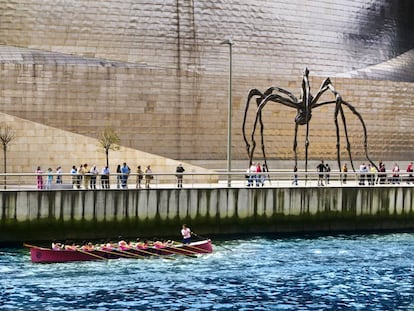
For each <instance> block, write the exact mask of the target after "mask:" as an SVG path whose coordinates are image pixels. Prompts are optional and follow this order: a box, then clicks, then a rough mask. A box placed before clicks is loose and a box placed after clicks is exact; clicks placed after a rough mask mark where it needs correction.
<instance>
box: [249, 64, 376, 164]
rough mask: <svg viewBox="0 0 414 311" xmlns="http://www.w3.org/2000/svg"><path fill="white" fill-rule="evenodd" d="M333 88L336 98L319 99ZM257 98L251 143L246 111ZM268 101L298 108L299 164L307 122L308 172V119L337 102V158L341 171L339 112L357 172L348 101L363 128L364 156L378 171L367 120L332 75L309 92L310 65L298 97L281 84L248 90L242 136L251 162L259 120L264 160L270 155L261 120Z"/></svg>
mask: <svg viewBox="0 0 414 311" xmlns="http://www.w3.org/2000/svg"><path fill="white" fill-rule="evenodd" d="M328 90H330V91H331V92H332V94H333V95H334V96H335V99H334V100H330V101H324V102H318V100H319V98H320V97H321V96H322V95H323V94H324V93H325V92H326V91H328ZM254 97H255V98H256V104H257V111H256V118H255V121H254V124H253V130H252V133H251V143H252V144H251V145H250V143H249V141H248V139H247V135H246V119H247V113H248V110H249V107H250V102H251V100H252V98H254ZM268 102H275V103H278V104H281V105H284V106H287V107H291V108H294V109H296V110H297V115H296V117H295V138H294V141H293V151H294V154H295V166H296V167H297V160H298V159H297V133H298V127H299V125H306V137H305V172H307V169H308V147H309V122H310V120H311V117H312V110H313V109H315V108H318V107H321V106H324V105H329V104H335V113H334V122H335V127H336V149H337V161H338V168H339V171H341V159H340V138H339V124H338V115H340V117H341V120H342V123H343V126H344V133H345V137H346V149H347V151H348V155H349V159H350V162H351V166H352V169H353V171H354V172H355V168H354V164H353V160H352V154H351V144H350V142H349V138H348V129H347V125H346V119H345V114H344V110H343V106H344V105H345V106H346V107H348V109H349V110H351V112H352V113H353V114H354V115H355V116H356V117H357V118H358V119H359V121H360V122H361V125H362V128H363V132H364V151H365V156H366V158H367V160H368V161H369V162H370V163H371V165H373V166H374V167H375V168H376V169H377V171H378V168H377V166H376V165H375V164H374V163H373V162H372V161H371V159H370V158H369V156H368V139H367V130H366V126H365V123H364V120H363V119H362V116H361V115H360V113H359V112H358V111H356V109H355V107H354V106H352V105H351V104H349V103H348V102H346V101H344V100H343V99H342V97H341V95H340V94H339V93H338V92H337V91H336V89H335V88H334V86H333V85H332V82H331V80H330V79H329V78H327V79H325V80H324V81H323V82H322V84H321V86H320V88H319V90H318V92H317V94H316V95H315V96H313V95H312V94H311V92H310V84H309V70H308V68H305V70H304V72H303V80H302V90H301V96H300V98H299V99H297V97H296V96H295V95H293V94H292V93H291V92H289V91H287V90H285V89H282V88H279V87H270V88H268V89H267V90H266V91H265V92H264V93H262V92H260V91H259V90H258V89H251V90H250V91H249V95H248V97H247V102H246V107H245V112H244V118H243V129H242V131H243V139H244V141H245V143H246V149H247V154H248V156H249V165H251V164H252V162H253V155H254V150H255V148H256V141H255V137H254V136H255V132H256V129H257V123H258V122H259V123H260V134H261V145H262V154H263V160H264V163H265V165H266V167H268V166H267V159H266V152H265V146H264V137H263V130H264V124H263V121H262V110H263V108H264V107H265V106H266V104H267V103H268Z"/></svg>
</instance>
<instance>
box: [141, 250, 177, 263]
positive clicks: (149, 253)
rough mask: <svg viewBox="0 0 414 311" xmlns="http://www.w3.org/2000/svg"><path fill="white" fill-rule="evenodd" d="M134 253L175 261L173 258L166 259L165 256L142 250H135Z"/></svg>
mask: <svg viewBox="0 0 414 311" xmlns="http://www.w3.org/2000/svg"><path fill="white" fill-rule="evenodd" d="M136 251H137V252H141V253H144V254H147V255H150V256H158V257H162V258H165V259H170V260H175V258H172V257H167V256H165V255H160V254H157V253H151V252H147V251H146V250H143V249H141V248H136Z"/></svg>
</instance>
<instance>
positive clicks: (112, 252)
mask: <svg viewBox="0 0 414 311" xmlns="http://www.w3.org/2000/svg"><path fill="white" fill-rule="evenodd" d="M97 251H98V252H102V253H107V254H111V255H120V256H121V257H124V258H134V257H133V256H131V255H125V254H122V253H121V252H117V251H116V249H114V250H113V251H106V250H103V249H97Z"/></svg>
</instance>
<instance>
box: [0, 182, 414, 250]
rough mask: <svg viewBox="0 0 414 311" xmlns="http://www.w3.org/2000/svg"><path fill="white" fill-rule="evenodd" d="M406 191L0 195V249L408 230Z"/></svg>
mask: <svg viewBox="0 0 414 311" xmlns="http://www.w3.org/2000/svg"><path fill="white" fill-rule="evenodd" d="M413 200H414V188H412V187H378V188H377V187H376V188H369V187H358V188H357V187H356V188H352V187H347V188H341V187H329V188H257V189H250V188H223V189H181V190H179V189H145V190H95V191H92V190H59V191H4V192H0V202H1V210H0V212H1V221H0V243H8V242H22V241H50V240H52V239H59V240H62V239H104V238H114V237H118V236H123V237H137V236H139V237H169V238H176V239H179V238H180V236H179V230H180V227H181V224H182V223H184V222H185V223H187V224H188V225H189V226H190V227H191V228H192V229H193V231H195V232H197V233H198V234H200V235H203V236H206V235H207V236H218V235H226V234H244V233H251V234H260V233H294V232H298V233H300V232H346V231H348V232H356V231H362V230H364V231H365V230H375V231H381V230H411V229H414V203H413Z"/></svg>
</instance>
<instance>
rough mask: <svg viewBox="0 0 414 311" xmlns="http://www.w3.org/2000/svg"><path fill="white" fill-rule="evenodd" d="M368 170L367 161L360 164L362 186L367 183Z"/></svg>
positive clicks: (360, 183)
mask: <svg viewBox="0 0 414 311" xmlns="http://www.w3.org/2000/svg"><path fill="white" fill-rule="evenodd" d="M367 172H368V168H367V166H366V165H365V163H362V164H361V165H360V166H359V173H360V175H359V185H360V186H364V185H365V177H366V173H367Z"/></svg>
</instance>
